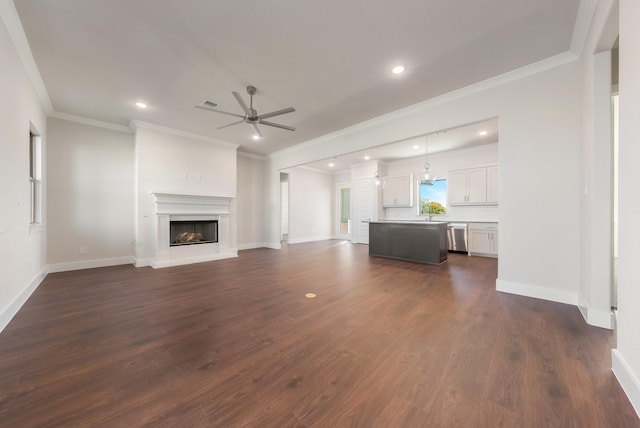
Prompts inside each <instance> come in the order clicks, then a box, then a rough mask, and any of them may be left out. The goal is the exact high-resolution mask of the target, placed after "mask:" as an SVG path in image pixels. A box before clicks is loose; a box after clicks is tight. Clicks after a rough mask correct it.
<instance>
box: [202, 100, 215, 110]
mask: <svg viewBox="0 0 640 428" xmlns="http://www.w3.org/2000/svg"><path fill="white" fill-rule="evenodd" d="M200 105H201V106H202V107H204V108H208V109H216V108H218V104H216V103H214V102H213V101H209V100H202V102H201V103H200Z"/></svg>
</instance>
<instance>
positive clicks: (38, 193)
mask: <svg viewBox="0 0 640 428" xmlns="http://www.w3.org/2000/svg"><path fill="white" fill-rule="evenodd" d="M29 189H30V197H29V206H30V210H29V226H30V231H31V232H39V231H40V229H41V226H42V138H41V136H40V133H39V132H38V131H37V129H36V128H35V126H34V125H33V124H32V123H30V127H29Z"/></svg>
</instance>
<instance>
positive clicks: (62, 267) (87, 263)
mask: <svg viewBox="0 0 640 428" xmlns="http://www.w3.org/2000/svg"><path fill="white" fill-rule="evenodd" d="M134 261H135V260H134V258H133V257H131V256H126V257H113V258H110V259H95V260H82V261H78V262H67V263H56V264H52V265H49V272H50V273H54V272H67V271H71V270H80V269H93V268H99V267H107V266H119V265H130V264H134Z"/></svg>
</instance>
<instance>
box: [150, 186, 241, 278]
mask: <svg viewBox="0 0 640 428" xmlns="http://www.w3.org/2000/svg"><path fill="white" fill-rule="evenodd" d="M151 194H152V195H153V197H154V198H155V205H156V209H155V214H156V226H157V227H156V251H155V257H154V261H153V262H152V263H151V266H152V267H154V268H160V267H168V266H177V265H183V264H189V263H199V262H206V261H211V260H219V259H225V258H230V257H237V255H238V254H237V252H236V251H234V250H232V249H231V247H230V224H229V217H230V211H231V201H232V198H228V197H221V196H206V195H182V194H175V193H159V192H151ZM172 220H174V221H175V220H217V221H218V242H216V243H209V244H198V245H185V246H178V247H171V246H170V236H169V230H170V227H169V226H170V222H171V221H172Z"/></svg>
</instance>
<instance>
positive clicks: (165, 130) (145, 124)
mask: <svg viewBox="0 0 640 428" xmlns="http://www.w3.org/2000/svg"><path fill="white" fill-rule="evenodd" d="M139 128H142V129H150V130H153V131H158V132H163V133H165V134H170V135H176V136H178V137H184V138H190V139H192V140H198V141H204V142H206V143H212V144H216V145H218V146H223V147H227V148H231V149H234V150H237V149H238V147H240V144H236V143H230V142H228V141H224V140H218V139H217V138H211V137H205V136H204V135H200V134H194V133H193V132H188V131H182V130H180V129H175V128H169V127H167V126H162V125H156V124H154V123H148V122H142V121H139V120H132V121H131V122H129V129H131V131H132V132H135V131H136V130H138V129H139Z"/></svg>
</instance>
